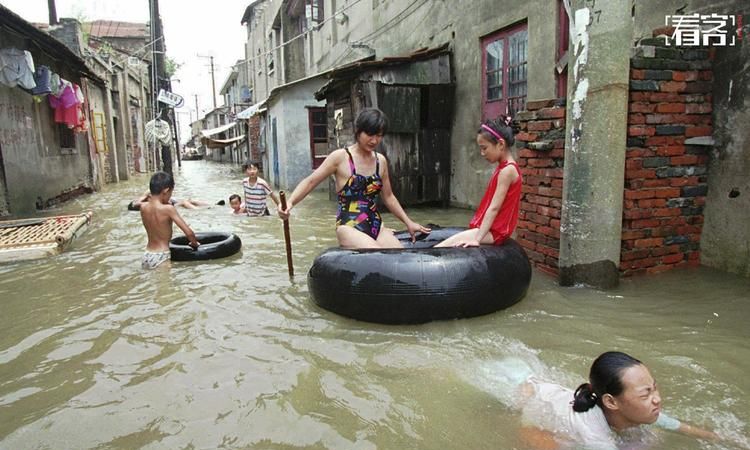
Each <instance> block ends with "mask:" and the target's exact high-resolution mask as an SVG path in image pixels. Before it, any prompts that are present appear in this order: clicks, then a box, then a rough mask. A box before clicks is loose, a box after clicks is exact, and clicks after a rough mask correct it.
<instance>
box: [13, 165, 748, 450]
mask: <svg viewBox="0 0 750 450" xmlns="http://www.w3.org/2000/svg"><path fill="white" fill-rule="evenodd" d="M240 178H241V173H240V171H239V169H238V168H236V167H229V166H223V165H219V164H214V163H209V162H205V161H186V162H184V163H183V168H182V169H181V170H180V171H179V173H178V174H177V188H176V193H175V196H176V197H194V198H200V199H204V200H208V201H211V202H212V203H213V202H216V201H217V200H220V199H225V200H226V198H227V197H228V196H229V194H231V193H235V192H236V193H239V192H240V185H239V179H240ZM147 182H148V178H147V176H145V175H143V176H137V177H135V178H134V179H133V180H130V181H128V182H124V183H120V184H117V185H110V186H107V187H106V188H105V189H104V190H103V191H102V192H99V193H96V194H93V195H89V196H85V197H82V198H79V199H77V200H74V201H71V202H69V203H67V204H65V205H64V206H62V207H61V208H60V209H59V210H57V211H53V212H54V213H76V212H79V211H82V210H93V211H94V221H93V224H92V226H91V228H90V229H89V230H88V231H87V232H86V233H85V234H84V235H82V236H81V237H79V238H78V239H77V240H76V241H75V242H74V244H73V246H72V247H71V248H70V249H69V250H67V251H66V252H65V253H63V254H62V255H60V256H57V257H54V258H49V259H45V260H38V261H30V262H20V263H13V264H6V265H2V266H0V330H1V331H0V448H2V449H119V448H122V449H132V448H145V449H162V448H163V449H213V448H253V449H297V448H306V449H324V448H325V449H376V448H377V449H485V448H487V449H489V448H494V449H512V448H519V449H520V448H524V447H522V446H521V444H520V443H519V442H518V440H517V437H516V436H517V429H518V425H519V423H520V419H519V418H518V416H517V414H515V413H513V412H510V411H508V410H507V409H506V408H505V407H504V406H503V405H502V404H501V403H500V402H498V401H497V399H496V398H495V397H493V395H491V394H489V393H488V391H491V389H488V386H487V385H486V384H487V383H488V382H487V380H482V379H480V378H479V377H476V376H475V375H476V373H477V372H476V368H481V367H483V366H485V365H487V364H492V362H494V361H497V360H499V359H501V358H503V357H505V356H509V355H513V356H517V357H521V358H524V359H525V360H527V361H532V362H533V365H534V367H535V368H537V369H538V370H540V371H541V372H543V373H542V375H543V376H545V377H547V378H549V379H551V380H554V381H557V382H559V383H562V384H565V385H568V386H570V387H575V386H576V385H577V384H578V383H580V382H581V381H583V380H584V378H585V376H586V373H587V371H588V367H589V364H590V363H591V361H592V359H593V358H594V357H595V356H596V355H598V354H599V353H601V352H602V351H605V350H609V349H617V350H622V351H626V352H628V353H631V354H633V355H634V356H636V357H638V358H639V359H641V360H643V361H644V362H646V363H647V364H648V365H649V366H650V368H651V370H652V372H653V373H654V375H655V376H656V378H657V380H658V383H659V385H660V388H661V393H662V397H663V398H664V409H665V411H668V412H670V413H671V414H672V415H673V416H676V417H679V418H683V419H685V420H687V421H690V422H693V423H696V424H700V425H704V426H707V427H711V428H716V429H718V430H719V431H720V432H722V433H724V434H726V435H728V436H731V437H732V438H734V439H736V440H739V441H740V442H744V443H745V444H746V445H747V443H748V441H747V435H748V421H750V406H749V404H748V401H747V400H748V396H749V395H750V377H748V376H747V375H748V373H749V372H750V339H748V338H750V326H748V318H750V294H749V292H750V282H749V281H748V280H747V279H745V278H740V277H735V276H732V275H728V274H724V273H721V272H717V271H714V270H711V269H707V268H699V269H693V270H680V271H673V272H671V273H667V274H663V275H658V276H652V277H639V278H632V279H625V280H623V283H622V284H621V286H620V287H619V288H617V289H615V290H612V291H606V292H605V291H599V290H595V289H589V288H583V287H578V288H561V287H559V286H558V285H557V284H556V283H555V280H554V279H552V278H550V277H549V276H547V275H545V274H543V273H540V272H534V276H533V280H532V284H531V288H530V290H529V293H528V295H527V296H526V298H525V299H524V300H523V301H522V302H521V303H519V304H517V305H515V306H513V307H511V308H509V309H507V310H504V311H500V312H497V313H495V314H491V315H488V316H484V317H479V318H474V319H469V320H457V321H447V322H436V323H430V324H426V325H420V326H384V325H376V324H367V323H362V322H357V321H352V320H349V319H346V318H343V317H339V316H336V315H334V314H332V313H329V312H327V311H324V310H321V309H319V308H318V307H316V306H315V305H314V304H313V303H312V302H311V301H310V299H309V296H308V291H307V285H306V280H305V274H306V272H307V269H308V268H309V267H310V264H311V263H312V261H313V259H314V257H315V256H316V255H317V254H318V253H320V252H321V251H322V250H324V249H325V248H327V247H329V246H333V245H334V244H335V235H334V231H333V215H334V213H335V204H333V203H332V202H329V201H328V200H327V195H326V194H325V193H314V194H313V195H312V196H311V197H310V198H308V199H306V200H305V202H303V203H302V204H300V205H299V207H298V208H297V209H295V213H294V216H293V218H292V226H291V233H292V238H293V248H294V261H295V269H296V272H297V275H296V276H295V279H294V280H293V281H291V282H290V280H289V278H288V275H287V269H286V257H285V254H284V242H283V234H282V228H281V225H280V222H279V221H278V219H277V218H275V217H267V218H252V219H250V218H237V217H232V216H231V215H230V214H229V209H228V207H212V208H208V209H199V210H194V211H186V210H184V209H180V213H181V214H182V215H183V217H184V218H185V219H186V220H187V221H188V223H190V225H191V226H192V227H193V229H195V230H196V231H231V232H234V233H237V234H238V235H239V236H240V237H241V239H242V242H243V248H242V251H241V253H240V254H237V255H235V256H232V257H229V258H226V259H223V260H217V261H213V262H202V263H177V262H175V263H173V266H172V269H171V270H170V271H162V272H146V271H143V270H142V269H141V268H140V263H139V258H140V256H141V252H142V250H143V248H144V246H145V233H144V231H143V228H142V226H141V223H140V218H139V215H138V214H137V213H133V212H128V211H126V208H125V207H126V205H127V203H128V201H129V200H131V199H133V198H135V197H137V196H138V195H139V194H140V193H141V192H143V191H144V190H145V188H146V185H147ZM410 214H411V215H412V217H414V218H415V219H416V220H418V221H420V222H422V223H427V222H433V223H439V224H441V225H445V226H448V225H464V224H465V223H466V222H467V221H468V219H469V216H470V214H471V212H470V211H467V210H461V209H440V208H422V209H412V210H410ZM386 223H387V224H389V225H391V226H394V227H396V225H397V224H396V223H394V219H393V218H392V217H390V216H386ZM660 439H661V442H660V444H659V447H658V448H682V449H698V448H712V449H714V448H715V449H719V448H736V447H734V446H732V445H728V444H708V443H704V442H699V441H695V440H691V439H686V438H683V437H680V436H677V435H674V434H669V433H664V434H663V435H661V436H660Z"/></svg>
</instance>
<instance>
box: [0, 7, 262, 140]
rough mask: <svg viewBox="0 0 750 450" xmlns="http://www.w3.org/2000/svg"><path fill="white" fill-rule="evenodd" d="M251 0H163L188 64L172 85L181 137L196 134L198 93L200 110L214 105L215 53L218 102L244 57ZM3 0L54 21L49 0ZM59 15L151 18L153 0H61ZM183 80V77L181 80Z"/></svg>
mask: <svg viewBox="0 0 750 450" xmlns="http://www.w3.org/2000/svg"><path fill="white" fill-rule="evenodd" d="M250 3H251V0H211V1H209V2H206V1H200V0H159V11H160V13H161V18H162V24H163V27H164V40H165V44H166V50H167V56H168V57H170V58H172V59H174V60H175V61H176V62H177V63H179V64H182V66H181V67H180V69H179V70H178V71H177V73H176V74H175V75H174V76H173V78H172V90H173V91H174V93H176V94H179V95H182V96H183V97H184V98H185V104H184V105H183V107H181V108H178V109H177V110H176V111H177V117H178V118H179V121H180V134H181V143H182V142H185V137H187V138H189V136H190V132H189V129H190V121H191V120H195V119H196V113H195V95H197V96H198V108H199V109H200V116H201V117H202V116H204V115H205V114H206V112H208V111H210V110H211V109H213V99H212V96H211V75H210V69H209V64H210V63H209V59H208V58H202V57H199V56H198V55H203V56H213V57H214V70H215V73H214V76H215V79H216V102H217V105H218V106H221V104H222V103H223V100H222V98H221V96H219V90H220V89H221V86H222V85H223V84H224V81H225V80H226V78H227V76H228V75H229V72H230V71H231V66H232V65H233V64H235V63H236V62H237V60H238V59H243V58H244V50H243V45H244V43H245V41H246V40H247V32H246V31H245V27H244V26H242V25H240V19H242V14H243V13H244V12H245V8H246V7H247V5H248V4H250ZM0 4H2V5H3V6H5V7H6V8H8V9H10V10H11V11H13V12H14V13H16V14H18V15H19V16H21V17H23V18H24V19H26V20H27V21H29V22H44V23H46V22H48V21H49V15H48V11H47V0H0ZM56 7H57V16H58V17H60V18H62V17H76V18H79V19H83V20H97V19H104V20H120V21H124V22H142V23H145V22H148V21H149V4H148V0H129V1H118V0H56ZM178 80H179V81H178Z"/></svg>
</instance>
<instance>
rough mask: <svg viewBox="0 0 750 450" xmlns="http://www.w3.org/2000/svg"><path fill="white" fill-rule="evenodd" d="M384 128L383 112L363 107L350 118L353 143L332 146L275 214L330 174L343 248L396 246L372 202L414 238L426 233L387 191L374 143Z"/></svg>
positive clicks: (385, 166) (385, 174) (384, 168)
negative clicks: (397, 220)
mask: <svg viewBox="0 0 750 450" xmlns="http://www.w3.org/2000/svg"><path fill="white" fill-rule="evenodd" d="M387 127H388V119H387V117H386V115H385V114H384V113H383V112H382V111H380V110H379V109H376V108H365V109H363V110H362V111H361V112H360V113H359V115H357V119H356V120H355V122H354V139H355V143H354V144H352V145H350V146H349V147H346V148H342V149H338V150H334V151H333V152H332V153H331V154H329V155H328V156H327V157H326V159H325V160H324V161H323V163H322V164H321V165H320V167H318V168H317V169H315V171H314V172H313V173H312V174H310V175H309V176H308V177H307V178H305V179H304V180H302V181H301V182H300V183H299V184H298V185H297V187H296V188H295V189H294V192H292V195H291V196H290V197H289V201H288V204H287V208H286V209H282V208H281V206H279V208H278V212H279V217H281V218H282V219H284V220H286V219H288V218H289V214H290V212H291V210H292V208H294V207H295V206H296V205H297V204H299V202H301V201H302V199H304V198H305V197H306V196H307V194H309V193H310V192H311V191H312V190H313V189H315V187H316V186H317V185H319V184H320V183H321V182H322V181H323V180H325V179H326V178H328V177H329V176H331V175H335V179H336V192H337V193H338V214H337V215H336V237H337V238H338V241H339V245H340V246H341V247H343V248H400V247H402V245H401V243H400V242H399V241H398V239H396V237H395V236H394V235H393V232H392V231H391V230H389V229H387V228H385V227H383V220H382V218H381V217H380V212H379V211H378V207H377V201H378V197H380V198H381V199H382V201H383V204H384V205H385V206H386V207H387V208H388V210H390V211H391V213H393V215H394V216H396V218H398V219H399V220H400V221H401V222H403V223H404V225H406V228H407V230H408V231H409V234H411V236H412V239H414V234H415V233H429V232H430V229H429V228H425V227H423V226H422V225H420V224H418V223H416V222H414V221H413V220H411V219H410V218H409V216H408V215H406V212H405V211H404V209H403V208H402V207H401V204H400V203H399V202H398V199H397V198H396V196H395V195H393V191H392V190H391V182H390V179H389V175H388V161H387V160H386V159H385V156H383V155H382V154H380V153H378V152H377V151H376V148H377V147H378V145H380V142H381V141H382V140H383V134H384V133H385V132H386V129H387Z"/></svg>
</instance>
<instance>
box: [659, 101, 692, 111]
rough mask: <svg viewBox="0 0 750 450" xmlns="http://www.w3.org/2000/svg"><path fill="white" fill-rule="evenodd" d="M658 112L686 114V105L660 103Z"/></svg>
mask: <svg viewBox="0 0 750 450" xmlns="http://www.w3.org/2000/svg"><path fill="white" fill-rule="evenodd" d="M656 112H660V113H682V112H685V104H684V103H659V104H658V105H656Z"/></svg>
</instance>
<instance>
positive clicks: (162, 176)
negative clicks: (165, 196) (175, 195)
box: [148, 172, 174, 195]
mask: <svg viewBox="0 0 750 450" xmlns="http://www.w3.org/2000/svg"><path fill="white" fill-rule="evenodd" d="M167 188H169V189H174V178H172V175H170V174H168V173H167V172H156V173H155V174H153V175H152V176H151V181H149V183H148V190H149V192H151V193H152V194H154V195H159V194H161V191H163V190H164V189H167Z"/></svg>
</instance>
